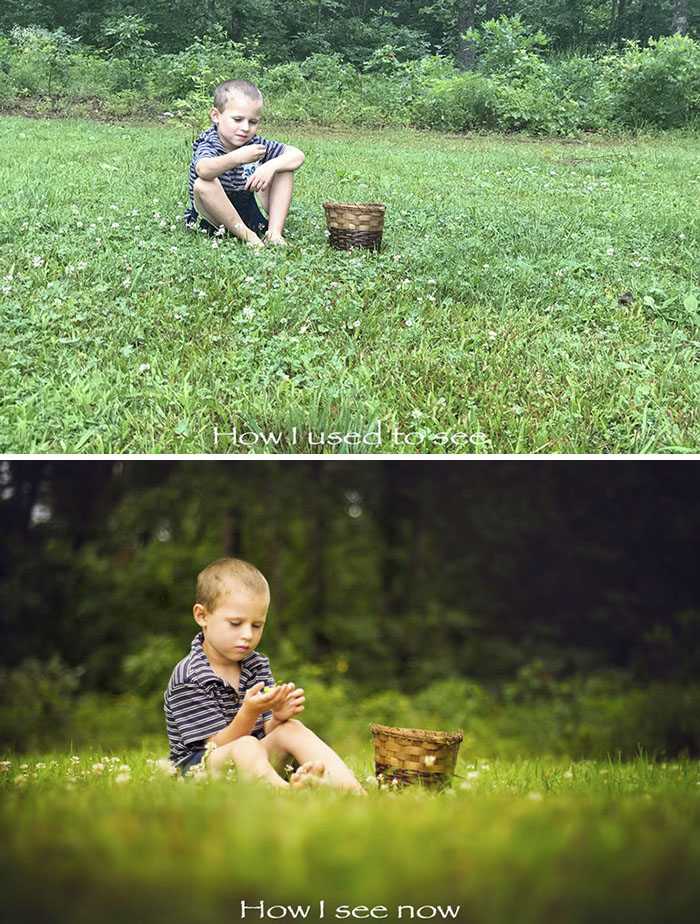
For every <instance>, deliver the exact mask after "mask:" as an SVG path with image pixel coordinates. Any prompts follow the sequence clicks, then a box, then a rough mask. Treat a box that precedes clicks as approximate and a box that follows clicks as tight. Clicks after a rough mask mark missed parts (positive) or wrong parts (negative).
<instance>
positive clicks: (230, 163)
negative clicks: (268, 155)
mask: <svg viewBox="0 0 700 924" xmlns="http://www.w3.org/2000/svg"><path fill="white" fill-rule="evenodd" d="M265 151H266V148H265V145H264V144H246V145H244V146H243V147H242V148H237V149H236V150H235V151H229V152H228V154H221V155H220V156H219V157H207V156H206V155H204V156H203V157H200V159H199V160H198V161H197V163H196V164H195V165H194V172H195V173H196V174H197V176H199V177H201V178H202V179H203V180H215V179H216V178H217V177H219V176H221V174H222V173H226V171H227V170H233V168H234V167H238V166H240V164H251V163H252V162H253V161H255V160H261V159H262V158H263V157H264V156H265ZM283 156H284V155H283V154H280V157H283Z"/></svg>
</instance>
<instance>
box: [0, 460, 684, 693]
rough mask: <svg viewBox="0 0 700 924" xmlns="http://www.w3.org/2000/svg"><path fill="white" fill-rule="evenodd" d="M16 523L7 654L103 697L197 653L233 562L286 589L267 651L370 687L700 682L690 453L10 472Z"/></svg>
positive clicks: (4, 618)
mask: <svg viewBox="0 0 700 924" xmlns="http://www.w3.org/2000/svg"><path fill="white" fill-rule="evenodd" d="M0 527H1V528H0V546H1V549H0V551H1V557H2V563H3V572H2V574H0V614H1V615H0V631H1V632H2V636H3V644H2V647H1V649H0V652H1V653H0V663H1V664H2V665H4V666H5V667H12V666H14V665H17V664H19V663H21V662H22V661H23V660H24V659H26V658H28V657H32V658H36V659H39V660H47V659H49V658H51V657H52V656H54V655H56V654H58V655H59V656H60V657H61V659H62V660H63V661H64V662H65V663H66V664H67V665H71V666H80V667H81V669H82V670H84V672H85V673H84V683H85V685H86V687H87V688H91V689H95V690H105V691H108V690H112V689H114V688H115V685H117V686H118V682H119V674H120V672H119V666H120V665H121V664H122V662H123V661H124V659H125V658H126V657H128V656H130V655H132V656H133V655H135V654H137V653H139V652H142V651H143V650H144V646H146V648H147V646H148V645H152V646H154V648H158V645H159V644H161V643H165V642H168V643H170V642H172V643H173V645H174V650H176V651H182V653H183V654H184V653H185V652H186V650H187V646H188V644H189V640H190V639H191V638H192V636H193V635H194V632H195V631H196V630H195V626H194V623H193V621H192V617H191V607H192V603H193V594H194V582H195V578H196V575H197V573H198V571H199V570H200V569H201V568H202V567H204V566H205V565H206V564H208V563H209V562H210V561H212V560H213V559H215V558H217V557H219V556H221V555H236V556H242V557H244V558H247V559H249V560H251V561H253V562H255V563H256V564H257V565H258V567H260V568H261V569H262V571H263V572H264V573H265V574H266V575H267V577H268V580H269V582H270V585H271V588H272V607H271V612H270V625H269V628H268V629H266V636H265V646H264V650H265V652H266V653H269V654H271V655H277V656H279V657H283V658H286V659H287V661H290V660H294V659H295V658H296V659H299V660H300V661H304V662H306V663H313V664H315V665H318V666H319V668H320V669H325V668H326V667H327V668H328V670H329V671H330V672H331V673H332V672H334V671H336V670H338V669H342V670H344V671H348V672H349V676H352V678H353V679H354V680H355V681H357V682H358V683H359V684H362V685H365V686H366V687H367V688H368V689H380V688H387V687H394V688H401V689H403V690H404V691H407V692H410V691H412V690H416V689H418V688H420V687H421V686H422V685H425V684H428V683H430V682H432V681H434V680H436V679H439V678H443V677H449V676H455V677H457V676H466V677H472V678H474V679H476V680H478V681H480V682H487V683H488V682H490V681H494V680H498V681H501V680H503V679H505V678H508V677H511V676H514V675H515V674H516V673H517V671H518V670H519V669H520V668H521V667H522V666H523V665H524V664H526V663H528V662H530V661H532V659H533V658H537V659H539V660H540V661H542V660H544V662H546V663H550V664H551V665H553V669H556V670H558V671H559V672H560V673H561V674H566V673H567V672H570V673H582V672H591V671H595V670H599V669H610V668H613V669H622V670H625V671H628V672H630V674H631V675H634V676H635V678H637V679H638V680H639V681H640V682H647V681H650V680H655V679H657V680H663V681H666V680H677V681H683V679H688V680H690V679H692V678H694V677H697V675H698V670H699V669H700V654H699V652H700V644H698V643H699V642H700V573H699V572H698V569H697V552H696V536H697V535H698V530H699V528H700V503H699V502H698V494H697V468H696V466H695V463H692V462H687V463H686V462H682V461H679V462H676V463H675V464H674V463H671V462H655V463H640V462H625V463H617V462H609V463H608V462H600V463H595V464H594V463H591V462H580V463H579V462H572V463H564V464H562V463H537V462H534V461H531V462H524V461H523V462H508V461H492V462H489V463H470V462H464V461H458V462H432V463H430V464H429V465H425V464H416V463H410V462H408V463H407V462H401V461H376V462H370V463H363V464H357V463H354V464H353V463H344V462H341V461H316V460H314V461H311V460H303V461H299V462H294V463H288V462H284V461H270V462H248V461H245V460H240V461H237V462H224V461H211V462H197V461H189V462H180V461H157V462H147V463H145V462H138V461H124V462H122V461H118V462H114V461H83V462H69V461H44V460H31V461H29V460H18V461H4V462H3V463H2V464H1V465H0ZM154 640H155V641H154ZM159 640H160V641H159ZM338 665H341V668H339V667H338Z"/></svg>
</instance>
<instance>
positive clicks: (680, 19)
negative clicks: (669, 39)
mask: <svg viewBox="0 0 700 924" xmlns="http://www.w3.org/2000/svg"><path fill="white" fill-rule="evenodd" d="M687 32H688V0H676V2H675V4H674V6H673V23H672V25H671V35H676V34H677V35H686V34H687Z"/></svg>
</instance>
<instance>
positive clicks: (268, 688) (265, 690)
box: [263, 687, 275, 693]
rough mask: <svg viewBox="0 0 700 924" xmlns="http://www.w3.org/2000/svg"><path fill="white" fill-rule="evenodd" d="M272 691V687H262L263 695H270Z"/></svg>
mask: <svg viewBox="0 0 700 924" xmlns="http://www.w3.org/2000/svg"><path fill="white" fill-rule="evenodd" d="M274 689H275V688H274V687H263V693H271V692H272V691H273V690H274Z"/></svg>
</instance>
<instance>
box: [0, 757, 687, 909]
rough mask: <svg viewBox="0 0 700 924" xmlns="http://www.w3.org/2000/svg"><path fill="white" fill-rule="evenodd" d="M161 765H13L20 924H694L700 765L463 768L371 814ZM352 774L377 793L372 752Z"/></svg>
mask: <svg viewBox="0 0 700 924" xmlns="http://www.w3.org/2000/svg"><path fill="white" fill-rule="evenodd" d="M161 756H162V755H161V754H158V753H156V752H151V753H149V752H147V751H133V752H131V753H127V754H121V755H111V756H105V755H103V754H101V753H95V754H91V753H89V752H82V753H80V754H77V755H75V756H72V757H71V756H66V755H57V754H49V755H32V756H30V757H25V758H21V757H19V758H18V757H12V758H10V759H9V761H8V762H4V763H2V764H1V765H0V769H1V770H2V773H1V774H0V789H1V791H2V802H1V806H0V819H1V821H0V825H1V835H2V837H1V841H2V856H3V862H2V864H1V866H0V868H1V869H2V873H1V874H0V875H1V882H2V894H3V911H4V915H3V916H4V918H5V920H7V921H8V922H15V921H17V922H19V921H27V920H42V921H52V922H53V921H60V922H63V921H65V922H72V924H83V922H88V921H89V922H94V921H100V922H112V921H115V922H116V921H123V920H131V921H135V922H138V921H169V922H172V924H180V922H182V924H199V922H211V921H214V920H226V921H239V920H249V921H250V920H258V921H259V920H271V919H280V920H290V919H294V918H295V917H296V918H302V917H304V918H305V919H307V920H310V921H314V922H315V921H320V920H340V919H343V918H344V919H346V920H357V919H368V920H370V919H384V920H388V921H398V920H402V921H403V920H429V919H434V920H443V919H446V918H449V919H453V920H454V919H456V920H459V921H463V922H465V924H466V922H469V924H496V922H498V924H501V922H503V924H506V922H512V921H521V922H523V924H561V922H574V924H576V922H581V924H584V922H585V924H588V922H600V924H605V922H616V924H619V922H627V921H634V922H637V924H645V922H648V924H657V922H662V921H663V922H665V921H674V922H676V924H684V922H690V921H692V920H696V914H697V904H698V901H700V882H699V880H698V877H697V869H698V864H699V863H700V825H699V824H698V822H699V821H700V788H699V787H700V765H699V764H698V762H696V761H688V760H679V761H675V762H672V761H669V762H668V763H649V759H648V758H646V757H641V756H640V758H639V759H638V760H636V761H633V762H630V763H617V762H614V761H613V762H609V761H608V762H606V761H601V762H590V761H586V762H578V763H570V762H569V761H566V760H561V759H554V758H545V759H542V760H539V761H527V760H521V761H519V762H515V763H508V762H501V761H497V760H487V759H484V758H477V757H474V756H472V755H461V756H460V760H459V762H458V765H457V774H458V776H457V777H456V778H455V780H454V787H453V788H452V789H451V790H448V791H446V792H444V793H441V794H436V793H432V792H426V791H422V790H420V789H407V790H405V791H403V792H398V793H397V792H393V791H391V790H386V791H385V790H379V789H377V787H376V786H372V785H371V784H370V783H369V782H366V786H367V789H368V793H369V794H368V797H367V798H365V799H363V798H361V797H358V796H352V795H349V794H341V793H336V792H333V791H329V790H327V789H320V790H319V789H316V790H313V791H302V792H294V793H292V792H282V793H280V792H272V791H270V790H268V789H266V788H264V787H259V786H255V785H253V784H243V783H241V782H236V781H232V780H226V779H223V778H222V779H219V780H211V779H209V778H207V777H206V776H204V777H202V778H200V779H199V780H197V779H188V780H184V781H183V780H181V779H180V778H177V777H172V776H167V775H165V774H163V773H162V771H161V770H160V769H159V766H158V764H157V763H156V759H157V758H158V757H161ZM348 762H349V763H350V764H351V766H352V767H353V769H354V770H355V771H356V773H357V774H358V775H359V776H360V778H361V779H363V780H364V779H365V778H366V777H370V778H371V774H372V762H371V754H370V752H369V750H367V751H366V752H365V751H362V752H361V753H358V754H357V755H356V756H355V758H353V759H350V760H349V761H348ZM321 901H323V902H324V903H325V904H324V905H323V912H322V910H321V905H320V902H321ZM242 902H244V903H245V904H246V905H247V906H248V910H245V909H242V905H241V903H242ZM261 902H262V903H263V904H262V906H261V904H260V903H261ZM362 906H364V911H363V910H362ZM343 908H345V909H346V911H343V910H341V909H343ZM381 908H383V909H385V911H384V912H382V911H381V910H380V909H381ZM400 908H401V909H402V910H401V911H399V909H400ZM448 908H451V909H452V911H448V910H447V909H448ZM251 909H252V910H251ZM255 909H257V910H255ZM290 909H291V910H290ZM297 909H301V910H299V911H297ZM305 909H308V911H306V913H305V914H304V911H305ZM353 909H354V914H353V913H352V910H353ZM372 909H373V910H374V914H372ZM439 909H441V910H439ZM244 910H245V916H244V915H243V911H244ZM294 912H296V913H294Z"/></svg>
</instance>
